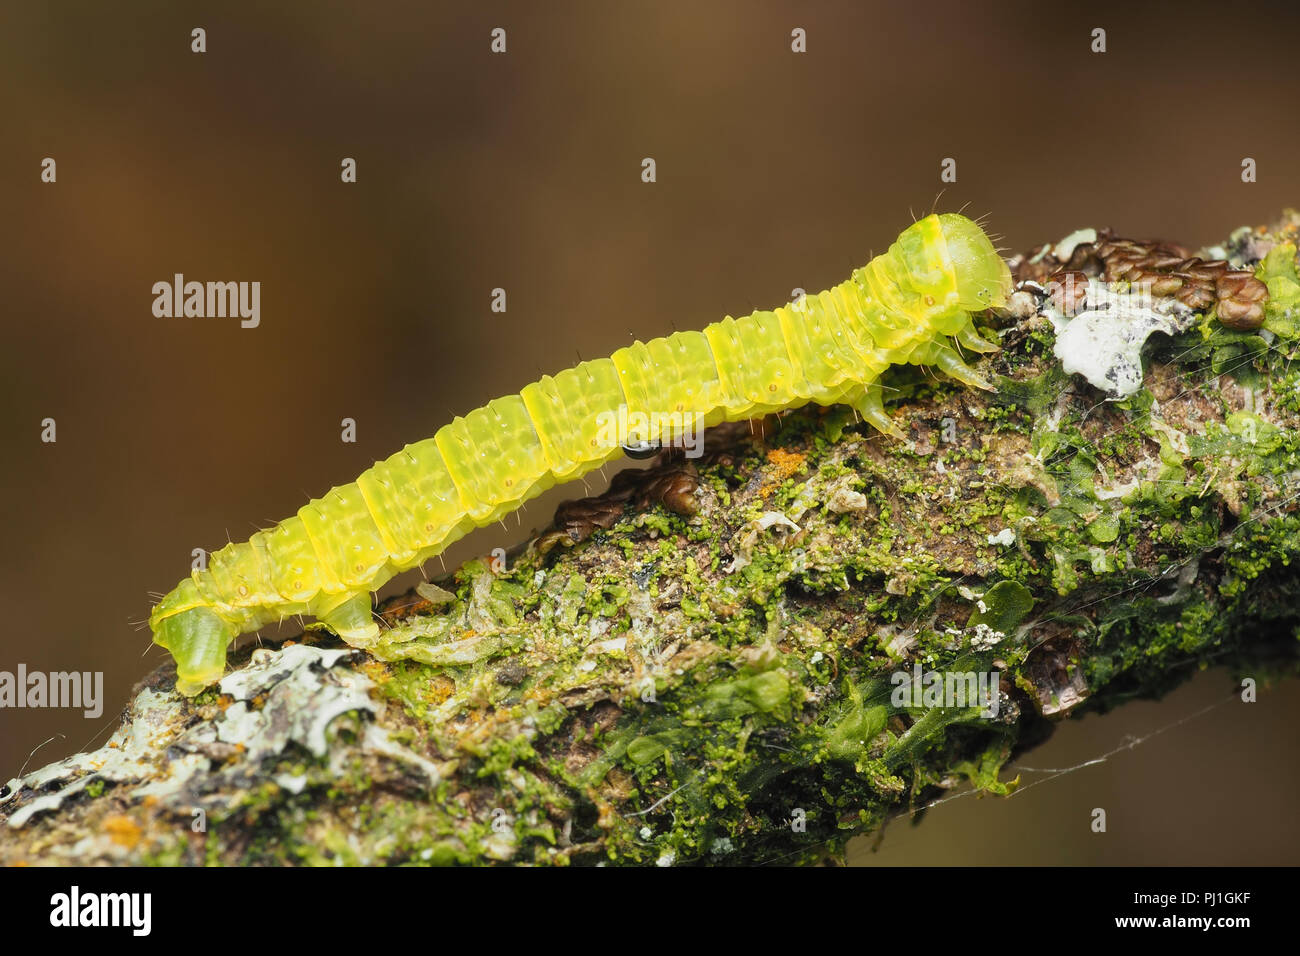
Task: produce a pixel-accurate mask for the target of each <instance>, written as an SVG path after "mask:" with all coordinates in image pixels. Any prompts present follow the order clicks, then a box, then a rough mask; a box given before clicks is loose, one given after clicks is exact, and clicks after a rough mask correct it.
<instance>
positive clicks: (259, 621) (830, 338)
mask: <svg viewBox="0 0 1300 956" xmlns="http://www.w3.org/2000/svg"><path fill="white" fill-rule="evenodd" d="M1010 291H1011V275H1010V272H1009V271H1008V269H1007V266H1006V264H1005V263H1004V262H1003V261H1002V259H1001V258H1000V257H999V256H998V254H997V251H996V250H995V249H994V248H993V245H992V243H991V242H990V241H989V239H988V237H987V236H985V235H984V233H983V231H981V229H980V228H979V226H978V225H976V224H975V223H974V222H972V221H971V220H969V219H967V218H965V217H964V216H960V215H955V214H946V215H931V216H927V217H926V218H925V219H922V220H921V221H920V222H917V223H915V224H913V225H912V226H911V227H910V228H908V229H907V230H906V231H905V232H903V234H902V235H900V236H899V237H898V240H897V241H896V242H895V243H894V244H893V245H891V246H890V247H889V250H888V251H887V252H885V253H884V254H882V255H879V256H876V257H875V258H874V259H872V260H871V262H869V263H868V264H867V265H866V266H865V267H863V268H861V269H857V270H855V271H854V273H853V275H852V276H851V277H850V278H849V279H848V280H847V281H845V282H843V283H841V284H840V285H838V286H835V287H834V288H832V289H828V290H827V291H825V292H822V293H820V294H818V295H815V296H806V297H804V298H803V299H801V300H799V301H797V302H794V303H791V304H790V305H786V306H784V307H782V308H780V309H777V310H776V311H774V312H755V313H754V314H752V315H748V316H745V317H744V318H742V319H733V318H730V317H728V318H725V319H723V320H722V321H721V322H715V323H713V324H712V325H710V326H708V327H707V328H706V329H705V330H704V331H703V332H693V331H692V332H677V333H675V334H673V335H670V336H667V337H666V338H657V339H654V340H652V341H650V342H644V343H643V342H636V343H634V344H632V345H631V346H629V347H627V348H623V349H619V350H618V351H617V352H615V353H614V355H613V356H612V357H610V358H604V359H597V360H596V361H592V362H583V363H581V364H579V365H578V366H576V367H574V368H571V369H567V370H565V371H563V372H561V373H559V374H558V375H556V376H554V377H551V376H546V377H544V378H542V380H541V381H539V382H534V383H533V384H531V385H528V386H527V387H526V388H524V389H523V390H522V391H521V392H520V393H519V394H518V395H509V396H507V397H505V398H498V399H496V400H494V401H491V402H489V403H488V404H487V405H486V406H485V407H483V408H479V409H475V410H474V411H472V412H470V413H469V414H468V415H466V416H465V417H463V418H456V419H455V420H454V421H452V423H451V424H450V425H446V426H444V427H443V428H441V429H439V431H438V433H437V434H436V435H434V437H432V438H428V439H425V440H424V441H421V442H416V443H415V444H413V445H408V446H406V447H405V448H403V449H402V450H401V451H399V452H398V453H397V454H395V455H393V456H392V457H391V458H389V459H387V460H385V461H381V462H377V463H376V464H375V466H374V467H373V468H371V469H369V470H368V471H366V472H365V473H364V474H363V475H361V477H360V478H358V479H357V480H356V481H355V482H353V483H352V484H349V485H343V486H341V487H338V488H333V489H331V490H330V491H329V492H327V493H326V494H325V495H323V496H322V497H320V498H317V499H315V500H314V501H311V502H309V503H308V504H306V505H305V506H303V507H302V508H301V509H299V511H298V513H297V514H296V515H294V516H293V517H291V518H288V519H286V520H284V521H281V522H280V523H279V524H277V525H276V526H275V527H273V528H268V529H266V530H263V531H259V532H257V533H256V534H254V535H253V536H252V538H250V539H249V540H248V541H245V542H242V543H239V544H229V545H227V546H226V547H224V548H222V549H221V550H220V551H217V552H215V553H214V554H213V555H212V556H211V560H210V561H209V564H208V567H207V568H206V569H205V570H196V571H194V572H193V573H192V574H191V576H190V577H189V578H187V579H186V580H184V581H182V582H181V583H180V584H179V585H178V586H177V587H176V588H175V589H174V590H173V591H172V592H171V593H170V594H168V595H167V596H166V597H164V598H163V599H162V600H161V601H160V602H159V603H158V604H157V605H156V606H155V607H154V609H153V612H152V614H151V615H150V618H149V627H150V629H151V630H152V631H153V639H154V642H155V643H157V644H160V645H162V646H163V647H165V648H167V650H169V651H170V652H171V654H172V657H173V658H175V661H176V672H177V684H176V686H177V689H178V690H180V691H181V692H182V693H184V694H191V695H192V694H196V693H198V692H199V691H200V690H202V689H203V688H204V687H206V686H207V685H209V684H211V683H213V682H215V681H216V680H218V679H219V678H220V677H221V675H222V672H223V671H224V669H225V661H226V648H227V647H228V646H229V644H230V643H231V641H232V640H234V639H235V638H236V637H238V636H239V635H240V634H244V633H247V632H249V631H253V630H256V629H257V628H259V627H261V626H262V625H264V624H267V623H270V622H272V621H276V620H280V619H283V618H284V617H285V616H287V615H290V614H310V615H313V616H314V617H316V618H317V619H318V620H319V621H321V622H322V623H323V624H324V625H325V626H327V627H329V628H330V629H331V630H333V631H334V632H336V633H337V634H338V635H339V637H341V638H342V639H343V640H345V641H346V642H347V643H348V644H351V645H352V646H354V647H367V646H372V645H373V644H374V643H375V642H376V641H377V640H378V638H379V628H378V625H377V624H376V623H375V620H374V618H373V616H372V614H371V592H372V591H375V590H377V589H378V588H379V587H381V586H382V585H383V584H384V583H385V582H387V581H388V580H389V579H390V578H392V577H393V576H394V575H396V574H399V573H401V572H402V571H406V570H408V569H410V568H414V567H416V566H417V565H420V564H421V563H423V562H424V561H425V560H427V559H428V558H431V557H433V556H435V555H437V554H439V553H440V552H441V551H442V550H443V549H445V548H446V547H447V546H448V545H449V544H451V543H452V542H453V541H455V540H456V539H458V538H460V537H462V536H463V535H465V534H466V533H468V532H469V531H470V530H472V529H473V528H476V527H481V526H483V525H486V524H488V523H490V522H492V521H495V520H496V519H497V518H499V517H500V516H501V515H503V514H506V513H508V512H510V511H513V510H515V509H516V508H518V507H520V506H521V505H522V504H523V503H524V502H525V501H527V500H529V499H530V498H533V497H535V496H536V495H539V494H541V493H542V492H543V491H545V490H546V489H547V488H550V487H551V486H552V485H554V484H556V483H559V482H565V481H571V480H573V479H575V478H578V477H580V476H581V475H584V474H586V473H587V472H589V471H592V470H593V469H595V468H599V467H600V466H601V465H603V464H604V463H605V462H607V461H610V460H612V459H614V458H616V457H618V456H619V455H621V454H623V453H624V452H625V451H627V450H630V449H628V448H625V447H623V446H636V445H642V446H643V445H644V443H645V442H647V441H648V442H655V441H662V440H665V439H666V438H668V437H670V433H672V432H675V431H676V430H677V429H678V428H680V427H682V423H684V422H687V421H690V422H694V423H697V424H699V425H701V426H704V427H707V426H709V425H714V424H717V423H719V422H722V421H737V420H741V419H746V418H751V417H756V416H760V415H764V414H768V413H771V412H775V411H780V410H782V409H788V408H795V407H798V406H801V405H806V404H808V403H809V402H816V403H818V404H820V405H834V404H841V403H842V404H847V405H851V406H852V407H853V408H855V409H856V410H857V412H858V413H859V414H860V415H861V416H862V417H863V418H864V419H865V420H866V421H867V422H869V423H870V424H871V425H873V426H874V427H875V428H877V429H879V430H880V431H882V432H885V433H887V434H889V435H894V436H901V432H900V431H899V429H898V428H897V426H895V425H894V423H893V422H892V421H891V420H890V418H889V416H888V415H886V413H885V410H884V407H883V405H882V403H881V391H880V384H879V378H880V375H881V373H882V372H884V371H885V369H887V368H888V367H889V366H891V365H900V364H905V363H906V364H912V365H928V366H933V367H935V368H938V369H940V370H941V371H943V372H945V373H947V374H948V375H950V376H952V377H954V378H956V379H959V380H960V381H962V382H965V383H967V384H969V385H972V386H975V387H978V388H985V389H988V388H991V387H992V386H990V385H989V384H988V383H987V382H984V381H983V380H982V379H980V378H979V376H978V375H976V374H975V372H974V371H972V370H971V369H970V368H968V367H967V366H966V364H965V363H964V362H963V361H962V359H961V357H960V355H959V353H958V348H957V347H958V346H962V347H965V348H969V349H972V350H974V351H980V352H985V351H991V350H993V349H995V348H996V346H995V345H993V344H991V343H989V342H986V341H984V340H983V339H981V338H980V337H979V336H978V335H977V334H976V333H975V328H974V325H973V324H972V322H971V313H972V312H975V311H981V310H984V309H987V308H990V307H997V306H1001V305H1004V304H1005V303H1006V299H1007V296H1008V294H1009V293H1010ZM638 413H639V414H638ZM615 414H620V415H622V416H623V417H622V418H621V420H622V421H631V420H635V421H637V422H639V423H640V424H639V425H638V433H637V435H636V436H634V437H635V440H634V441H623V442H622V443H621V444H620V443H618V442H612V441H610V440H609V437H608V431H609V428H608V425H609V423H610V420H611V416H612V415H615Z"/></svg>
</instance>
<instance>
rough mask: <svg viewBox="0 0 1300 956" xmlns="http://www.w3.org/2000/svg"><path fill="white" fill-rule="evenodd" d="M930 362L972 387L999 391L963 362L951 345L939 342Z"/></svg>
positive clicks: (987, 390)
mask: <svg viewBox="0 0 1300 956" xmlns="http://www.w3.org/2000/svg"><path fill="white" fill-rule="evenodd" d="M930 364H933V365H934V367H935V368H937V369H939V370H940V371H942V372H944V373H946V374H948V375H950V376H952V377H953V378H955V379H956V380H957V381H959V382H963V383H965V384H966V385H969V386H971V387H972V388H982V389H984V391H986V392H996V391H997V389H996V388H994V387H993V386H992V385H990V384H989V383H988V382H986V381H984V379H982V378H980V377H979V374H978V373H976V371H975V370H974V369H973V368H971V367H970V366H969V365H967V364H966V363H965V362H963V361H962V360H961V356H960V355H958V354H957V352H956V350H955V349H953V348H952V347H951V346H948V345H939V344H937V345H936V346H935V349H934V360H933V362H932V363H930Z"/></svg>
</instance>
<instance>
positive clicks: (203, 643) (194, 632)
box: [153, 607, 239, 697]
mask: <svg viewBox="0 0 1300 956" xmlns="http://www.w3.org/2000/svg"><path fill="white" fill-rule="evenodd" d="M238 634H239V628H237V627H236V626H235V625H234V624H231V623H229V622H228V621H226V620H224V619H223V618H222V617H221V616H220V615H218V614H217V613H216V612H215V611H213V610H211V609H210V608H206V607H192V608H190V609H189V610H186V611H181V612H180V613H179V614H173V615H172V616H171V617H167V618H163V619H162V620H161V621H159V622H158V623H157V625H156V627H155V629H154V636H153V641H154V643H155V644H159V645H161V646H162V647H165V648H167V650H169V651H171V655H172V657H173V658H174V659H175V661H176V689H177V690H178V691H180V692H181V693H182V694H184V695H185V696H186V697H193V696H194V695H195V694H197V693H198V692H199V691H201V690H202V689H203V688H204V687H206V686H208V685H209V684H212V683H215V682H216V681H218V680H220V679H221V674H222V672H223V671H224V670H225V669H226V648H227V647H228V646H229V645H230V642H231V641H233V640H234V639H235V638H236V637H237V636H238Z"/></svg>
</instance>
